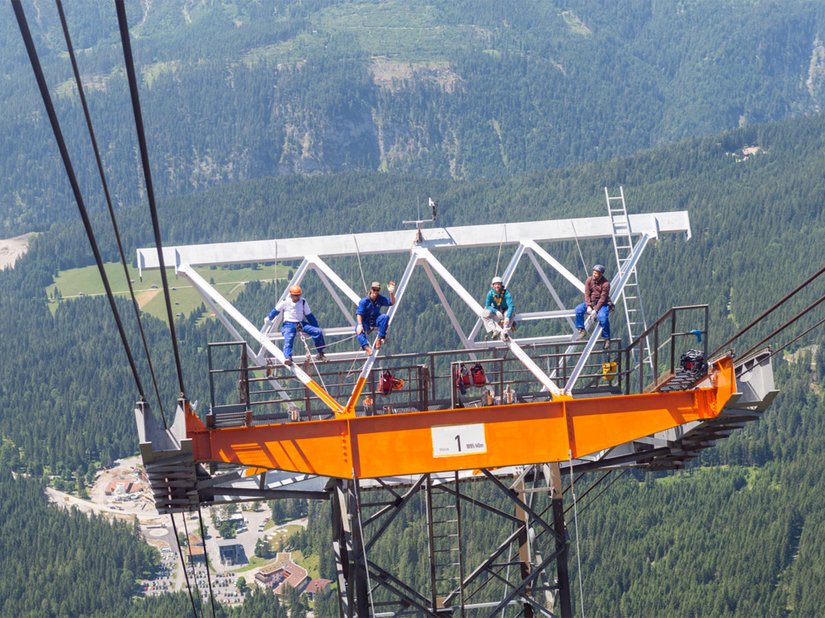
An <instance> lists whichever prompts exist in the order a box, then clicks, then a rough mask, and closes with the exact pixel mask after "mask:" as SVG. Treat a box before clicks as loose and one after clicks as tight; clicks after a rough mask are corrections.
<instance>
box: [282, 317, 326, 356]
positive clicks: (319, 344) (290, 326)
mask: <svg viewBox="0 0 825 618" xmlns="http://www.w3.org/2000/svg"><path fill="white" fill-rule="evenodd" d="M301 329H302V330H303V331H304V332H305V333H306V334H307V335H309V336H310V337H312V340H313V341H314V342H315V349H316V350H318V351H319V352H323V351H324V346H325V345H326V343H324V333H323V331H322V330H321V329H320V328H318V327H317V326H312V325H310V324H302V325H301ZM297 333H298V323H297V322H284V323H283V324H282V325H281V334H282V335H283V336H284V356H286V357H287V358H292V344H293V343H295V335H296V334H297Z"/></svg>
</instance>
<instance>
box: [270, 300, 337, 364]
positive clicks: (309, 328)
mask: <svg viewBox="0 0 825 618" xmlns="http://www.w3.org/2000/svg"><path fill="white" fill-rule="evenodd" d="M301 293H302V291H301V286H300V285H293V286H292V287H290V288H289V296H287V297H286V298H284V299H283V300H282V301H281V302H279V303H278V304H277V305H275V308H274V309H273V310H272V311H270V312H269V315H267V316H266V320H265V322H264V324H265V325H269V323H270V322H271V321H272V320H274V319H275V316H276V315H278V314H279V313H281V312H283V314H284V323H283V324H282V325H281V334H282V335H283V336H284V356H285V357H286V360H285V361H284V362H285V363H286V364H287V365H291V364H292V344H293V343H294V342H295V335H296V334H297V333H298V332H299V331H303V332H305V333H306V334H308V335H309V336H310V337H312V340H313V341H314V342H315V349H316V350H317V351H318V355H317V356H316V357H315V358H316V360H318V361H324V360H326V356H324V347H325V346H326V343H325V342H324V332H323V331H322V330H321V328H320V327H319V326H318V320H316V319H315V316H314V315H312V309H310V308H309V303H308V302H307V301H306V299H305V298H303V297H302V296H301Z"/></svg>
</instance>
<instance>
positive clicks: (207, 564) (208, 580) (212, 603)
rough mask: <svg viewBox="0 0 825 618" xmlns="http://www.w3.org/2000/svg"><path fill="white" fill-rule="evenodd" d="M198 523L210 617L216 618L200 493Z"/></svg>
mask: <svg viewBox="0 0 825 618" xmlns="http://www.w3.org/2000/svg"><path fill="white" fill-rule="evenodd" d="M198 523H199V524H200V528H201V541H202V542H203V553H204V554H205V555H204V564H205V565H206V583H207V584H208V586H209V603H210V605H211V606H212V618H217V616H218V613H217V610H216V609H215V593H214V592H213V591H212V576H211V575H210V574H209V553H208V552H207V551H206V530H205V529H204V526H203V513H202V512H201V501H200V495H199V496H198Z"/></svg>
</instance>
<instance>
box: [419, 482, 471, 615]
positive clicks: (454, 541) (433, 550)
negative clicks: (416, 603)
mask: <svg viewBox="0 0 825 618" xmlns="http://www.w3.org/2000/svg"><path fill="white" fill-rule="evenodd" d="M453 475H454V477H453V478H452V479H449V480H447V479H445V480H443V481H441V482H439V483H438V484H439V485H441V486H444V487H446V486H447V485H449V490H447V491H444V490H439V489H437V488H436V487H434V486H433V478H432V476H428V478H427V482H426V484H425V485H424V491H425V492H426V500H427V536H428V541H429V544H430V581H431V586H430V590H431V591H432V604H433V609H434V611H435V612H436V613H439V612H441V611H446V613H448V614H452V609H453V608H456V607H462V606H463V605H464V590H463V586H462V582H463V580H464V572H463V564H462V559H461V504H460V497H459V485H458V473H457V472H454V473H453ZM456 591H458V594H455V592H456ZM456 597H458V598H456ZM448 598H449V599H450V600H449V603H448V604H447V605H445V603H444V601H445V600H446V599H448Z"/></svg>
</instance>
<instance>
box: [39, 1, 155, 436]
mask: <svg viewBox="0 0 825 618" xmlns="http://www.w3.org/2000/svg"><path fill="white" fill-rule="evenodd" d="M55 4H56V5H57V12H58V13H59V14H60V25H61V26H63V35H64V37H65V38H66V49H67V50H68V52H69V59H70V60H71V63H72V71H73V72H74V79H75V82H76V83H77V92H78V94H79V95H80V103H81V104H82V106H83V115H84V116H85V117H86V127H87V128H88V130H89V139H90V140H91V142H92V149H93V150H94V153H95V161H96V162H97V171H98V173H99V175H100V183H101V185H102V186H103V194H104V195H105V197H106V207H107V208H108V210H109V218H110V219H111V221H112V229H113V230H114V233H115V240H116V241H117V249H118V252H119V253H120V262H121V264H122V265H123V274H124V276H125V278H126V284H127V285H128V286H129V296H130V297H131V299H132V307H133V308H134V310H135V320H136V321H137V325H138V329H139V330H140V338H141V341H142V342H143V350H144V353H145V354H146V360H147V362H148V363H149V373H150V374H151V375H152V386H153V387H154V390H155V396H156V397H157V400H158V409H159V410H160V416H161V418H162V419H163V426H164V427H168V423H167V422H166V414H164V412H163V402H162V401H161V397H160V390H159V388H158V382H157V378H156V377H155V368H154V366H153V365H152V358H151V356H150V355H149V344H148V343H147V342H146V332H145V331H144V330H143V322H142V320H141V319H140V308H139V307H138V303H137V298H136V297H135V290H134V288H133V287H132V279H131V277H130V276H129V268H128V266H127V265H126V255H125V253H124V252H123V243H122V242H121V239H120V230H119V229H118V226H117V221H116V219H115V211H114V208H113V207H112V198H111V196H110V195H109V185H108V183H107V182H106V174H105V172H104V171H103V162H102V161H101V158H100V149H99V148H98V145H97V139H96V138H95V132H94V128H93V127H92V118H91V115H90V114H89V106H88V104H87V102H86V93H85V92H84V91H83V83H82V82H81V80H80V71H79V70H78V68H77V60H76V58H75V53H74V46H73V45H72V39H71V36H70V35H69V27H68V25H67V24H66V15H65V13H64V12H63V3H62V2H61V0H55Z"/></svg>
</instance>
